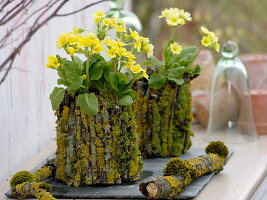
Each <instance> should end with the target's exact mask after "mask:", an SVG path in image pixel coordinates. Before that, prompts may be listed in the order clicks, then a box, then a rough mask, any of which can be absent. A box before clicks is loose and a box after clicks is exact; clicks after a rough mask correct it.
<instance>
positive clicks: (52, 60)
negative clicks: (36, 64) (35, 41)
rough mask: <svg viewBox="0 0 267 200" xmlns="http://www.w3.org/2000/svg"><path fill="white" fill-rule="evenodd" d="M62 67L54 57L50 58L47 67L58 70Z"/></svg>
mask: <svg viewBox="0 0 267 200" xmlns="http://www.w3.org/2000/svg"><path fill="white" fill-rule="evenodd" d="M59 66H60V63H59V62H58V59H57V58H56V57H54V56H51V55H50V56H48V58H47V64H46V67H48V68H53V69H56V68H58V67H59Z"/></svg>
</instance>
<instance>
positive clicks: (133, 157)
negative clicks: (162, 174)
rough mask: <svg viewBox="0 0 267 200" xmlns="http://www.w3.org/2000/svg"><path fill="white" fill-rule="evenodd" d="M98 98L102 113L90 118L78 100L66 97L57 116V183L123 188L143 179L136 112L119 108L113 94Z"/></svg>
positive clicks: (131, 107) (133, 108)
mask: <svg viewBox="0 0 267 200" xmlns="http://www.w3.org/2000/svg"><path fill="white" fill-rule="evenodd" d="M103 94H104V95H101V94H100V95H98V100H99V110H100V111H99V113H98V114H97V115H95V116H88V115H86V114H85V113H84V112H82V111H81V110H80V108H79V106H78V105H77V103H76V100H75V98H72V97H71V96H70V95H68V94H67V95H66V96H65V100H64V103H62V104H61V106H60V109H59V110H58V112H57V117H58V120H57V155H56V161H55V163H56V175H55V176H56V179H58V180H62V181H63V182H65V183H67V184H68V185H73V186H76V187H78V186H79V185H81V184H83V183H84V184H87V185H92V184H115V183H116V184H120V183H121V182H123V181H137V180H139V179H140V178H141V169H142V161H141V153H140V151H139V149H138V138H137V136H136V133H135V113H136V110H135V109H136V108H135V106H134V105H132V106H117V105H118V98H117V97H116V95H114V94H112V93H111V92H108V91H106V92H103Z"/></svg>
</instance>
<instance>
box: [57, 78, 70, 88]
mask: <svg viewBox="0 0 267 200" xmlns="http://www.w3.org/2000/svg"><path fill="white" fill-rule="evenodd" d="M57 84H58V85H65V86H69V83H68V82H67V81H65V80H64V79H63V78H59V79H57Z"/></svg>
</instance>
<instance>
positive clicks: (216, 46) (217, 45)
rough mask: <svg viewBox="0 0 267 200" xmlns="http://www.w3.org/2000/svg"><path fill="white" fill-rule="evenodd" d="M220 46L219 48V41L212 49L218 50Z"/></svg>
mask: <svg viewBox="0 0 267 200" xmlns="http://www.w3.org/2000/svg"><path fill="white" fill-rule="evenodd" d="M220 48H221V45H220V44H219V43H217V44H215V46H214V49H215V50H216V51H217V52H220Z"/></svg>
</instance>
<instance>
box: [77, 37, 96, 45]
mask: <svg viewBox="0 0 267 200" xmlns="http://www.w3.org/2000/svg"><path fill="white" fill-rule="evenodd" d="M92 43H93V42H92V39H91V38H89V37H82V38H81V39H80V40H79V43H78V46H79V47H89V46H91V45H92Z"/></svg>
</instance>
